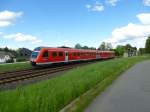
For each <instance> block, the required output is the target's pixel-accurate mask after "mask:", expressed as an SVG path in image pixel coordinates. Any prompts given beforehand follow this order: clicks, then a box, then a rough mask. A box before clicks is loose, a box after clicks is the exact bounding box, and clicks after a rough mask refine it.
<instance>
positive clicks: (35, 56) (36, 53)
mask: <svg viewBox="0 0 150 112" xmlns="http://www.w3.org/2000/svg"><path fill="white" fill-rule="evenodd" d="M38 53H39V52H32V54H31V57H32V58H37V56H38Z"/></svg>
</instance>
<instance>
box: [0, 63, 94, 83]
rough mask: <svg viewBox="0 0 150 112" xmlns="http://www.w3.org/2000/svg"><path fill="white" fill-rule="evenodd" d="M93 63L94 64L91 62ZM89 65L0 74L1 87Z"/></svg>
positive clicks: (81, 64)
mask: <svg viewBox="0 0 150 112" xmlns="http://www.w3.org/2000/svg"><path fill="white" fill-rule="evenodd" d="M89 63H93V62H89ZM89 63H80V64H79V63H78V64H73V65H72V64H71V65H65V66H60V67H55V68H44V69H28V70H18V71H14V72H5V73H0V85H5V84H11V83H13V82H19V81H23V80H29V79H32V78H36V77H43V76H46V75H49V74H52V73H57V72H61V71H65V70H69V69H72V68H75V67H78V66H83V65H87V64H89Z"/></svg>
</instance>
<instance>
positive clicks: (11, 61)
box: [6, 58, 14, 63]
mask: <svg viewBox="0 0 150 112" xmlns="http://www.w3.org/2000/svg"><path fill="white" fill-rule="evenodd" d="M13 62H14V60H13V58H11V59H8V60H6V63H13Z"/></svg>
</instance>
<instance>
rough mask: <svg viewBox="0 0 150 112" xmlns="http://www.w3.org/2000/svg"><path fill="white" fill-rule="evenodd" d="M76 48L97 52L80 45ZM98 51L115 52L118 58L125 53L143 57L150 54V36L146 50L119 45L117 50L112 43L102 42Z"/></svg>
mask: <svg viewBox="0 0 150 112" xmlns="http://www.w3.org/2000/svg"><path fill="white" fill-rule="evenodd" d="M74 48H75V49H89V50H96V48H95V47H88V46H82V45H81V44H79V43H78V44H76V45H75V46H74ZM97 49H98V50H102V51H115V55H116V56H123V55H124V53H127V55H128V56H132V55H137V54H139V55H142V54H145V53H150V36H148V38H147V40H146V43H145V48H139V50H138V49H137V47H134V46H132V45H130V44H126V45H118V46H117V47H116V48H115V49H113V47H112V45H111V43H106V42H102V43H101V44H100V46H99V47H98V48H97Z"/></svg>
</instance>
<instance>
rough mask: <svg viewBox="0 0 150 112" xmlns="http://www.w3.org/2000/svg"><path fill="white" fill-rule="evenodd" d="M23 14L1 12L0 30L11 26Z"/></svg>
mask: <svg viewBox="0 0 150 112" xmlns="http://www.w3.org/2000/svg"><path fill="white" fill-rule="evenodd" d="M22 15H23V12H12V11H7V10H5V11H2V12H0V28H2V27H7V26H10V25H12V24H13V22H15V21H16V19H17V18H19V17H21V16H22Z"/></svg>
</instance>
